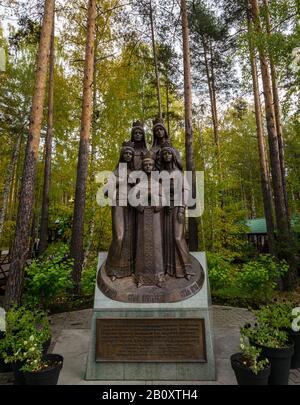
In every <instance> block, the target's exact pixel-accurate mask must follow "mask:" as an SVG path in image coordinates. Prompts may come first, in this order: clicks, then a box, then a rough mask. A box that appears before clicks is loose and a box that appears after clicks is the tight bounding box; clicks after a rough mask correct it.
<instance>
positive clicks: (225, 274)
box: [207, 252, 232, 290]
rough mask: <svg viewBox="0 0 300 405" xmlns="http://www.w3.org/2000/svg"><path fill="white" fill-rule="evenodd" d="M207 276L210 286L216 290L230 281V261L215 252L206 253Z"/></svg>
mask: <svg viewBox="0 0 300 405" xmlns="http://www.w3.org/2000/svg"><path fill="white" fill-rule="evenodd" d="M207 263H208V276H209V281H210V285H211V288H212V289H213V290H216V289H218V288H222V287H224V286H226V285H228V284H230V283H231V282H232V272H231V265H230V262H228V261H226V260H225V259H224V258H223V257H221V256H220V255H218V254H216V253H209V252H208V253H207Z"/></svg>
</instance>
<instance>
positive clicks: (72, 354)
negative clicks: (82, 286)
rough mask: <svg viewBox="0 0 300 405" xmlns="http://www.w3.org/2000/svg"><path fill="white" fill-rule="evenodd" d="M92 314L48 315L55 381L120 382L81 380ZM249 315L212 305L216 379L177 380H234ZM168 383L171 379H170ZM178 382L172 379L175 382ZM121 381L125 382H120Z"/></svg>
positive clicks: (297, 374) (295, 379) (297, 377)
mask: <svg viewBox="0 0 300 405" xmlns="http://www.w3.org/2000/svg"><path fill="white" fill-rule="evenodd" d="M91 318H92V310H85V311H79V312H73V313H67V314H60V315H54V316H52V317H51V324H52V329H53V340H54V344H52V349H53V351H54V352H56V353H61V354H63V355H64V358H65V362H64V368H63V370H62V373H61V376H60V380H59V383H60V384H66V385H69V384H72V385H73V384H80V385H84V384H86V385H91V384H98V385H101V384H105V385H108V384H120V382H117V381H111V382H107V381H106V382H103V383H102V382H99V381H97V382H87V381H84V373H85V364H86V357H87V352H88V344H89V329H90V321H91ZM252 320H253V316H252V314H251V312H249V311H248V310H246V309H238V308H231V307H220V306H214V307H213V322H214V333H215V355H216V367H217V381H216V382H205V381H201V382H199V381H194V382H193V381H191V382H181V384H189V383H193V384H194V383H195V384H199V385H203V384H218V385H219V384H221V385H227V384H236V379H235V376H234V373H233V371H232V369H231V365H230V356H231V354H232V353H235V352H236V351H238V350H239V340H240V334H239V330H240V327H241V326H243V325H244V324H245V323H247V322H251V321H252ZM169 383H170V384H172V383H173V384H174V382H172V381H170V382H169ZM178 383H180V382H178V381H177V382H176V383H175V384H178ZM123 384H125V383H124V382H123ZM126 384H167V383H166V382H163V383H161V382H159V381H130V382H126ZM290 384H300V369H299V370H292V371H291V373H290Z"/></svg>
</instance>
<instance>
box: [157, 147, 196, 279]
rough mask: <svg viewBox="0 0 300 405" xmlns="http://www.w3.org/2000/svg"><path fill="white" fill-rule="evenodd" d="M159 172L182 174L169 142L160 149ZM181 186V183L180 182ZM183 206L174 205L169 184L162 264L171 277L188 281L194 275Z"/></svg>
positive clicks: (172, 190) (172, 192) (172, 181)
mask: <svg viewBox="0 0 300 405" xmlns="http://www.w3.org/2000/svg"><path fill="white" fill-rule="evenodd" d="M161 170H162V171H163V170H166V171H167V172H168V173H170V174H173V173H174V172H177V174H179V175H181V176H182V175H183V174H182V167H181V163H180V162H178V160H177V154H176V151H175V149H174V148H173V147H172V144H171V142H170V141H166V142H165V143H164V144H163V145H162V147H161ZM182 184H183V182H182ZM185 210H186V208H185V206H184V205H181V206H175V204H174V180H171V184H170V206H169V207H166V208H165V215H164V236H165V237H164V262H165V270H166V273H167V274H169V275H170V276H172V277H177V278H182V277H185V278H187V279H190V278H191V276H192V275H193V274H194V272H193V269H192V266H191V260H190V254H189V250H188V246H187V242H186V239H185Z"/></svg>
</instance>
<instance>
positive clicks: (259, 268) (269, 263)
mask: <svg viewBox="0 0 300 405" xmlns="http://www.w3.org/2000/svg"><path fill="white" fill-rule="evenodd" d="M287 271H288V265H287V263H286V262H285V261H280V262H279V261H277V260H276V259H275V258H272V257H271V256H270V255H261V256H260V257H259V259H258V260H255V261H250V262H248V263H245V264H244V265H243V267H242V270H241V271H240V272H239V273H238V274H237V282H238V283H239V284H240V286H241V288H242V289H243V290H244V291H245V292H248V293H250V294H251V295H253V297H255V298H261V297H264V298H266V299H268V298H270V296H271V294H272V292H273V291H274V289H275V288H276V287H277V283H278V281H279V279H280V277H281V276H283V275H284V274H285V273H286V272H287Z"/></svg>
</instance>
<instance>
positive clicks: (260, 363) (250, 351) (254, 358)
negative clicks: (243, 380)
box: [240, 334, 269, 375]
mask: <svg viewBox="0 0 300 405" xmlns="http://www.w3.org/2000/svg"><path fill="white" fill-rule="evenodd" d="M240 348H241V350H242V353H243V365H244V366H245V367H247V368H249V369H250V370H251V371H252V373H254V374H255V375H257V374H258V373H259V372H260V371H262V370H264V369H265V368H266V367H267V366H268V364H269V360H268V359H261V352H262V349H258V348H257V347H255V346H252V345H250V343H249V339H247V337H246V336H244V335H243V334H242V335H241V340H240Z"/></svg>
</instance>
